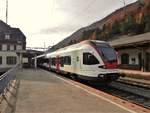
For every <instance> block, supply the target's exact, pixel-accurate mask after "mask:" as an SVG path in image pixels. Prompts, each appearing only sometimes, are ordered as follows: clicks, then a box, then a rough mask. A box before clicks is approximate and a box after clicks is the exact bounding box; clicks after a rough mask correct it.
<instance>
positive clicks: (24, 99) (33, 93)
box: [13, 69, 135, 113]
mask: <svg viewBox="0 0 150 113" xmlns="http://www.w3.org/2000/svg"><path fill="white" fill-rule="evenodd" d="M17 79H19V80H20V85H19V90H18V94H17V101H16V105H15V109H14V111H13V112H14V113H131V112H130V111H128V110H125V109H122V108H121V107H118V106H116V105H115V104H112V103H109V102H107V101H105V100H103V99H101V98H98V97H96V96H94V95H91V94H90V93H87V92H85V91H84V90H82V89H80V88H77V87H74V86H73V85H70V84H68V83H66V82H65V81H63V80H61V79H59V78H58V77H56V74H54V73H51V72H47V71H44V70H40V69H37V70H33V69H24V70H23V71H19V72H17ZM132 113H135V112H132Z"/></svg>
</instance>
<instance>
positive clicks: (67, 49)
mask: <svg viewBox="0 0 150 113" xmlns="http://www.w3.org/2000/svg"><path fill="white" fill-rule="evenodd" d="M90 42H97V43H107V44H108V42H105V41H99V40H85V41H82V42H80V43H77V44H73V45H70V46H66V47H64V48H61V49H58V50H56V51H54V52H52V53H47V55H46V56H47V57H48V56H49V55H53V54H56V53H57V54H60V53H65V52H71V51H77V50H81V49H84V48H85V47H86V46H85V45H84V44H88V43H90Z"/></svg>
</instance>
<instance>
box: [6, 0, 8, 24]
mask: <svg viewBox="0 0 150 113" xmlns="http://www.w3.org/2000/svg"><path fill="white" fill-rule="evenodd" d="M7 23H8V0H6V24H7Z"/></svg>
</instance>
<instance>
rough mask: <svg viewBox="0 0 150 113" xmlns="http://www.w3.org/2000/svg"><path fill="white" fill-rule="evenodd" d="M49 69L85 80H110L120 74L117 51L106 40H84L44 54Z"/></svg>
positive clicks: (115, 78)
mask: <svg viewBox="0 0 150 113" xmlns="http://www.w3.org/2000/svg"><path fill="white" fill-rule="evenodd" d="M46 59H48V63H47V64H46V63H43V65H44V66H45V67H47V68H48V69H49V70H51V71H55V72H57V73H62V74H65V75H68V76H71V77H73V78H79V79H84V80H87V81H101V82H104V83H105V82H111V81H114V80H117V79H118V78H119V77H120V75H119V71H118V69H117V67H118V56H117V52H116V51H115V50H114V49H113V48H112V47H111V46H110V45H109V43H108V42H105V41H98V40H86V41H82V42H80V43H77V44H74V45H70V46H67V47H64V48H61V49H58V50H56V51H54V52H50V53H47V54H46Z"/></svg>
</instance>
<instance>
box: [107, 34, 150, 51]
mask: <svg viewBox="0 0 150 113" xmlns="http://www.w3.org/2000/svg"><path fill="white" fill-rule="evenodd" d="M109 43H110V45H111V46H113V47H115V48H118V47H123V46H132V45H142V44H148V43H150V32H148V33H144V34H140V35H136V36H122V37H119V38H117V39H114V40H111V41H109Z"/></svg>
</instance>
